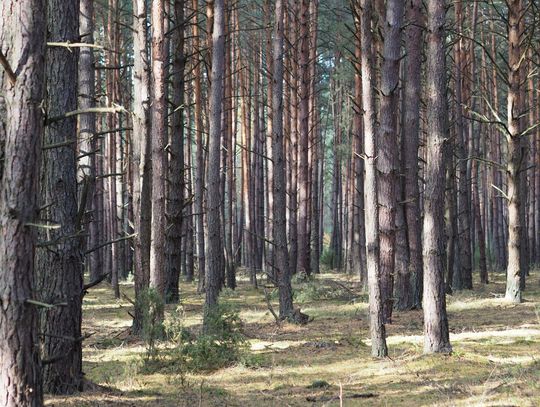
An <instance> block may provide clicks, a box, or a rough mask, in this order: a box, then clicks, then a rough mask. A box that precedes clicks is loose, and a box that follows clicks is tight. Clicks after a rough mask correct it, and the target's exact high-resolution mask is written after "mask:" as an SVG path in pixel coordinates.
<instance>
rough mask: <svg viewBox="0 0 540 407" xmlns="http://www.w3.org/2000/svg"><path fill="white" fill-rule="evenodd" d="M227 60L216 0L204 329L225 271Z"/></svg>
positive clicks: (220, 8) (222, 19) (221, 16)
mask: <svg viewBox="0 0 540 407" xmlns="http://www.w3.org/2000/svg"><path fill="white" fill-rule="evenodd" d="M224 63H225V10H224V5H223V0H215V2H214V28H213V33H212V71H211V87H210V112H209V118H208V119H209V125H210V126H209V127H210V129H209V135H208V137H209V142H208V183H207V198H206V201H207V210H206V212H207V216H208V222H207V228H208V232H207V235H208V242H207V243H208V244H207V254H208V259H207V260H208V261H207V262H206V275H205V277H206V302H205V308H206V311H205V321H204V326H205V329H208V328H207V327H208V325H207V324H208V320H207V316H208V315H209V314H208V311H210V310H211V309H212V308H213V307H215V306H216V305H217V301H218V295H219V290H220V284H219V283H220V278H221V276H222V275H223V250H222V244H221V219H220V213H221V210H220V206H221V205H222V204H223V202H222V199H223V198H222V197H221V194H220V163H221V160H220V149H221V113H222V105H223V77H224V70H225V67H224Z"/></svg>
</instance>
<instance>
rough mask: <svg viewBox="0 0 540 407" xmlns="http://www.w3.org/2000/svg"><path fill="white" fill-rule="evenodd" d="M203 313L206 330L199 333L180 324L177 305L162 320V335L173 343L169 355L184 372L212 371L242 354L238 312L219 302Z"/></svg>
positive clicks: (240, 356) (245, 345)
mask: <svg viewBox="0 0 540 407" xmlns="http://www.w3.org/2000/svg"><path fill="white" fill-rule="evenodd" d="M206 312H207V313H208V314H207V316H206V324H207V325H206V329H205V331H204V332H203V333H201V334H200V335H199V336H195V335H193V334H192V333H191V332H190V331H189V330H187V329H186V328H184V327H183V325H182V319H183V317H182V316H183V310H182V308H181V307H179V308H178V309H177V311H176V312H175V313H173V314H172V315H171V316H170V318H168V319H167V321H166V322H165V332H166V336H167V338H168V339H169V340H170V341H171V342H173V343H174V344H175V348H174V349H173V351H172V357H173V358H174V359H175V360H176V361H175V363H177V364H180V365H183V366H184V367H185V369H186V370H188V371H196V372H197V371H210V370H216V369H220V368H222V367H225V366H229V365H231V364H233V363H235V362H238V361H240V359H241V358H242V357H245V355H244V351H245V350H246V347H247V341H246V338H245V336H244V334H243V332H242V330H243V325H242V320H241V319H240V316H239V313H238V311H237V310H236V309H234V308H232V307H231V306H228V305H222V304H220V305H217V306H215V307H213V308H212V309H211V310H207V311H206ZM245 360H246V361H247V362H248V363H251V362H253V361H252V360H249V358H247V359H245Z"/></svg>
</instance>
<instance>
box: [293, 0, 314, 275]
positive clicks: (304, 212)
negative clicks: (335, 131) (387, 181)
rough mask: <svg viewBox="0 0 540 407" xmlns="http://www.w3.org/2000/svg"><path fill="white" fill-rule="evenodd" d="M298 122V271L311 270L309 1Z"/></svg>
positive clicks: (303, 24) (304, 9) (303, 10)
mask: <svg viewBox="0 0 540 407" xmlns="http://www.w3.org/2000/svg"><path fill="white" fill-rule="evenodd" d="M299 68H300V69H299V77H300V79H299V85H300V89H299V105H300V106H299V116H300V117H299V120H298V123H299V126H298V156H299V160H298V161H299V162H298V223H297V230H298V259H297V263H296V264H297V266H296V271H298V272H305V273H306V274H308V275H309V274H311V267H310V262H309V236H308V234H307V231H308V212H309V209H308V208H309V193H308V190H309V166H308V152H309V150H308V149H309V113H310V112H309V1H308V0H302V1H301V5H300V67H299Z"/></svg>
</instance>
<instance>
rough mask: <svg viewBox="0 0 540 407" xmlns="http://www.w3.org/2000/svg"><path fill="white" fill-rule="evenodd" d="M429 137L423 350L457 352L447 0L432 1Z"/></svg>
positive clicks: (429, 40) (425, 212)
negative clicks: (450, 244) (448, 178)
mask: <svg viewBox="0 0 540 407" xmlns="http://www.w3.org/2000/svg"><path fill="white" fill-rule="evenodd" d="M427 10H428V13H427V94H428V95H429V96H430V97H429V98H428V103H427V112H426V113H427V125H428V126H429V129H430V134H429V136H428V138H427V149H428V151H429V154H428V156H427V162H426V167H425V188H426V192H425V196H424V228H423V244H424V247H423V260H424V297H423V308H424V352H425V353H435V352H443V353H449V352H451V351H452V346H451V345H450V339H449V332H448V318H447V315H446V294H445V287H444V234H445V233H444V185H445V182H444V179H445V175H444V174H445V164H444V157H445V140H446V138H447V133H448V124H447V120H448V118H447V112H448V109H447V102H446V82H447V81H446V55H445V29H444V25H445V21H446V1H445V0H429V1H428V5H427Z"/></svg>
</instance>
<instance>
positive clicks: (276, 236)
mask: <svg viewBox="0 0 540 407" xmlns="http://www.w3.org/2000/svg"><path fill="white" fill-rule="evenodd" d="M275 4H276V5H275V16H274V39H273V43H272V58H273V67H274V72H273V77H272V131H273V134H272V163H271V165H272V166H273V173H274V178H273V185H272V190H273V195H274V206H273V211H274V212H273V214H272V215H273V221H274V224H273V228H272V231H273V240H274V256H275V257H274V258H275V274H276V277H277V282H278V289H279V316H280V318H286V317H287V316H289V315H291V313H292V312H293V299H292V288H291V271H290V268H289V252H288V249H287V184H286V177H285V156H284V153H283V147H284V146H283V144H284V143H283V141H284V140H283V53H284V51H283V42H284V38H283V37H284V36H283V25H284V21H283V20H284V7H283V0H276V3H275Z"/></svg>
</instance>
